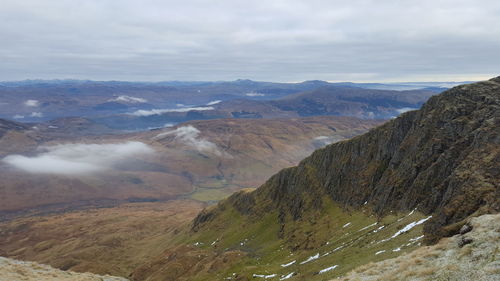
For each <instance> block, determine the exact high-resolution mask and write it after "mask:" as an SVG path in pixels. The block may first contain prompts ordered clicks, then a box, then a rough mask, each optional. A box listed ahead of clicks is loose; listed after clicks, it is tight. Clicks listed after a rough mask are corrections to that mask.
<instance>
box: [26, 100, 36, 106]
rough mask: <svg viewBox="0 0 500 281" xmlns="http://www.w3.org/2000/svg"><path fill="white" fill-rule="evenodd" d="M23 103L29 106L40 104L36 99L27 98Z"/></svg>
mask: <svg viewBox="0 0 500 281" xmlns="http://www.w3.org/2000/svg"><path fill="white" fill-rule="evenodd" d="M24 105H25V106H29V107H37V106H39V105H40V103H39V102H38V101H37V100H27V101H25V102H24Z"/></svg>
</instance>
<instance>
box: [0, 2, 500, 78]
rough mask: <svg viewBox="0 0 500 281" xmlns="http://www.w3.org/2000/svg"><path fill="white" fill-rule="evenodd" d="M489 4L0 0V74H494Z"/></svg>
mask: <svg viewBox="0 0 500 281" xmlns="http://www.w3.org/2000/svg"><path fill="white" fill-rule="evenodd" d="M61 11H66V12H64V13H61ZM499 13H500V1H497V0H481V1H477V0H459V1H457V0H421V1H394V0H379V1H373V0H372V1H368V0H352V1H341V0H330V1H324V0H310V1H304V0H287V1H284V0H256V1H233V0H214V1H203V0H190V1H159V0H144V1H136V0H122V1H102V0H86V1H68V0H66V1H53V0H23V1H19V0H2V5H0V18H1V19H2V25H0V38H8V39H9V40H2V44H1V45H0V57H1V58H2V63H1V64H0V77H2V79H4V80H5V79H9V80H12V79H26V78H30V77H32V78H80V79H105V80H113V79H115V80H134V81H137V80H154V81H159V80H203V81H208V80H234V79H237V78H249V79H254V80H267V81H269V80H273V81H303V80H313V79H323V80H335V81H339V80H340V81H342V80H344V81H345V80H351V81H388V80H397V81H416V80H421V81H422V80H433V81H439V80H444V81H450V80H463V79H465V80H477V79H484V78H487V76H493V75H498V65H500V56H498V50H499V49H500V36H496V35H498V34H500V17H499V16H498V15H499ZM388 19H390V20H388ZM495 34H496V35H495ZM381 66H383V67H381Z"/></svg>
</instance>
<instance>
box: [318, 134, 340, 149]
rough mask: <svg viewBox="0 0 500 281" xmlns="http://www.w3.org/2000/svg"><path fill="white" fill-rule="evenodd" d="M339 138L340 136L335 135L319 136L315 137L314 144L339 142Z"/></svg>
mask: <svg viewBox="0 0 500 281" xmlns="http://www.w3.org/2000/svg"><path fill="white" fill-rule="evenodd" d="M339 140H340V139H339V138H337V137H333V136H318V137H315V138H314V139H313V144H315V145H316V146H319V147H323V146H327V145H329V144H332V143H334V142H338V141H339Z"/></svg>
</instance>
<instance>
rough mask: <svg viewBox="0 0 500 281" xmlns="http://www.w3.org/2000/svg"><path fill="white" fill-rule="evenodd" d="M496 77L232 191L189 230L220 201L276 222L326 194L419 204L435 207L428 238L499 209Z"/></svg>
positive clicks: (380, 206)
mask: <svg viewBox="0 0 500 281" xmlns="http://www.w3.org/2000/svg"><path fill="white" fill-rule="evenodd" d="M499 128H500V77H497V78H494V79H491V80H489V81H484V82H479V83H475V84H469V85H462V86H458V87H455V88H453V89H450V90H448V91H446V92H444V93H442V94H440V95H437V96H434V97H432V98H431V99H429V101H428V102H427V103H426V104H425V105H424V106H423V107H422V108H421V109H420V110H417V111H412V112H407V113H405V114H403V115H401V116H400V117H398V118H396V119H394V120H391V121H390V122H388V123H386V124H384V125H382V126H380V127H378V128H376V129H373V130H371V131H370V132H368V133H366V134H364V135H362V136H359V137H356V138H354V139H351V140H348V141H344V142H340V143H335V144H333V145H330V146H328V147H326V148H323V149H320V150H317V151H316V152H314V153H313V154H312V155H311V156H310V157H308V158H306V159H305V160H303V161H302V162H301V163H300V164H299V165H298V166H297V167H294V168H289V169H285V170H283V171H281V172H280V173H278V174H276V175H275V176H273V177H272V178H271V179H270V180H269V181H268V182H267V183H265V184H264V185H263V186H261V187H260V188H259V189H257V190H256V191H255V192H251V193H244V192H241V193H237V194H235V195H233V196H231V197H230V198H229V199H228V200H227V201H226V202H222V203H221V204H220V205H219V207H218V208H214V209H212V210H210V211H204V212H202V213H201V214H200V215H199V216H198V217H197V218H196V219H195V221H194V225H193V230H195V231H197V230H199V229H201V228H203V225H204V224H206V223H209V221H211V220H216V219H217V216H218V214H219V213H220V212H221V209H223V208H224V205H225V204H230V205H232V206H234V207H235V209H237V210H238V211H239V212H240V213H242V214H245V215H247V216H250V217H253V216H255V217H259V216H260V215H262V214H263V213H265V212H267V211H270V210H279V213H280V216H279V220H280V222H281V223H282V222H284V221H285V220H287V219H292V220H297V219H299V218H300V217H301V216H302V214H303V213H304V212H308V211H310V210H321V207H322V206H321V205H322V203H321V200H320V199H319V198H321V197H322V196H324V195H327V196H330V197H331V198H332V200H333V201H335V202H338V203H340V204H343V205H344V206H346V207H349V208H350V207H353V208H357V207H360V206H362V205H365V204H366V205H367V206H369V207H370V208H371V209H372V210H373V212H374V213H376V214H377V215H380V216H381V215H383V214H386V213H388V212H390V211H404V210H411V209H414V208H417V210H418V211H420V212H422V213H424V214H429V215H431V214H432V216H433V217H432V219H431V220H429V221H428V222H427V223H426V224H425V226H424V231H425V233H426V239H427V240H428V242H434V241H436V240H437V239H438V238H440V237H443V236H448V235H451V234H454V233H455V232H456V230H457V228H458V227H460V225H461V223H462V222H463V220H464V219H466V218H467V217H469V216H471V215H478V214H483V213H492V212H498V211H499V210H500V200H499V197H500V196H499V190H500V189H499V182H500V169H498V167H499V163H500V134H499V133H500V129H499Z"/></svg>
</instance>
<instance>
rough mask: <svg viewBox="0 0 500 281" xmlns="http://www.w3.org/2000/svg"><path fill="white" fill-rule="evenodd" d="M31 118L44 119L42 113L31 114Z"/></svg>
mask: <svg viewBox="0 0 500 281" xmlns="http://www.w3.org/2000/svg"><path fill="white" fill-rule="evenodd" d="M30 117H36V118H42V117H43V113H41V112H31V114H30Z"/></svg>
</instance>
